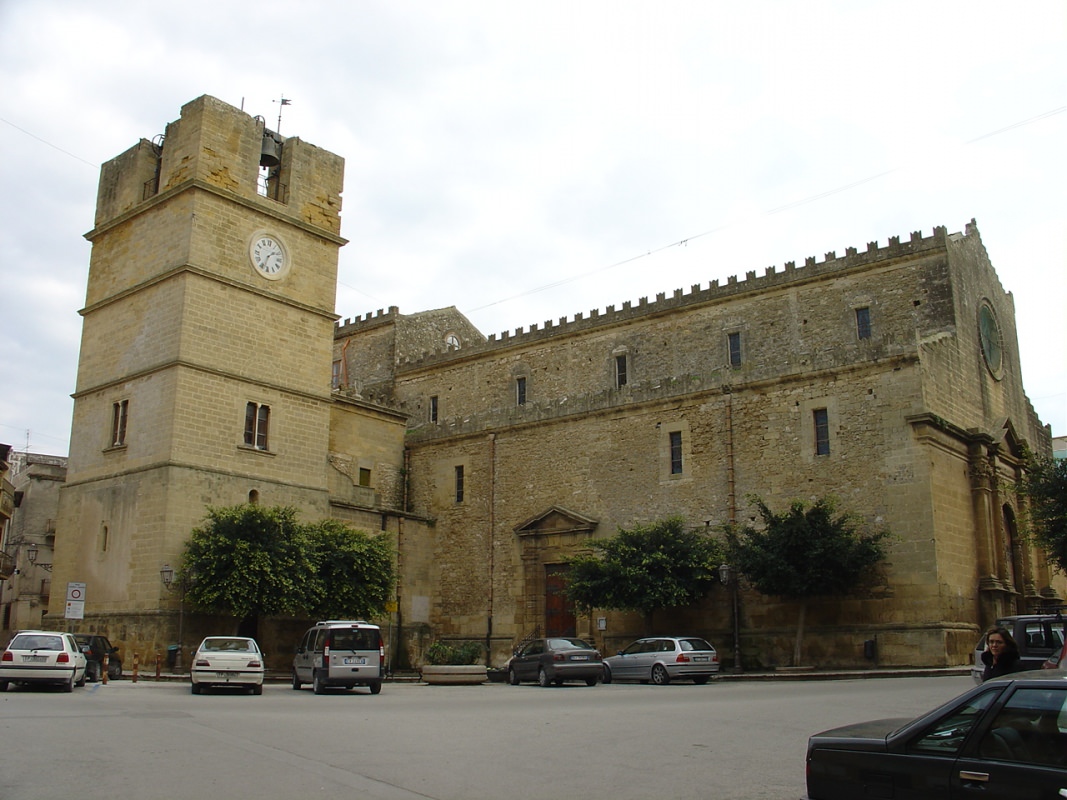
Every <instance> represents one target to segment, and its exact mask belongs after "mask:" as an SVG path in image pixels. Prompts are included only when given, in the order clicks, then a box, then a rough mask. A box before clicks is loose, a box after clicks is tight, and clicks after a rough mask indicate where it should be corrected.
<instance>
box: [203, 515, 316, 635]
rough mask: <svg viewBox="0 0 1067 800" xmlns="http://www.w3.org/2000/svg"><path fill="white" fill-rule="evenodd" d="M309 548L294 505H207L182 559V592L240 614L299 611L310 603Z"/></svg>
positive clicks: (211, 606) (221, 610) (206, 605)
mask: <svg viewBox="0 0 1067 800" xmlns="http://www.w3.org/2000/svg"><path fill="white" fill-rule="evenodd" d="M312 574H314V565H313V563H312V560H311V550H310V548H309V547H308V543H307V534H306V532H305V530H304V528H303V527H302V526H301V525H300V524H299V523H298V522H297V521H296V509H295V508H288V507H287V508H280V507H276V508H267V507H264V506H259V505H253V504H245V505H240V506H232V507H225V508H214V507H211V508H208V513H207V519H206V521H205V522H204V523H203V524H202V525H200V527H198V528H196V529H194V530H193V533H192V536H191V537H190V539H189V541H188V542H187V543H186V546H185V555H184V557H183V559H182V579H183V580H184V581H185V582H186V584H187V587H188V589H187V598H188V600H189V601H190V602H191V603H192V605H193V606H195V607H197V608H200V609H203V610H205V611H214V612H219V613H229V614H233V615H234V616H237V617H240V618H244V617H249V616H258V615H275V614H284V615H291V614H299V613H300V612H301V611H303V610H304V609H305V608H307V607H308V605H309V604H310V603H309V601H310V599H311V598H310V597H309V588H310V583H309V581H308V578H309V576H311V575H312Z"/></svg>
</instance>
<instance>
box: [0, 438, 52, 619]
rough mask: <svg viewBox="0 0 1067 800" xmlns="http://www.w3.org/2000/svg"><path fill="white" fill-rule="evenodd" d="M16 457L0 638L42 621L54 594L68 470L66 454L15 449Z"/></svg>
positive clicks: (0, 586) (0, 596)
mask: <svg viewBox="0 0 1067 800" xmlns="http://www.w3.org/2000/svg"><path fill="white" fill-rule="evenodd" d="M11 461H12V465H13V473H12V478H11V480H12V488H13V498H14V513H13V514H12V516H11V521H10V523H9V524H8V529H7V537H6V539H5V540H4V550H6V551H7V552H8V553H9V554H10V556H11V559H12V562H13V565H14V567H15V570H14V574H13V575H12V576H11V577H10V579H9V580H8V581H7V582H6V583H5V584H0V637H2V636H3V635H7V634H10V633H12V632H14V631H16V630H20V629H25V628H40V627H41V625H42V622H43V616H44V613H45V611H46V610H47V609H48V603H49V599H50V597H51V594H52V561H53V548H54V546H55V539H56V516H57V513H58V510H59V489H60V487H61V486H62V485H63V481H64V479H65V478H66V473H67V459H66V457H65V456H49V455H41V454H38V453H12V456H11ZM65 596H66V595H65V594H64V598H65Z"/></svg>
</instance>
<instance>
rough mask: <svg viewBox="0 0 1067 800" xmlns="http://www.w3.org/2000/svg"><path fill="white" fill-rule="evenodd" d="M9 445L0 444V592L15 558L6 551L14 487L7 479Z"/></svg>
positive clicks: (9, 470) (10, 574)
mask: <svg viewBox="0 0 1067 800" xmlns="http://www.w3.org/2000/svg"><path fill="white" fill-rule="evenodd" d="M10 457H11V445H9V444H0V592H2V591H3V589H4V581H7V580H9V579H10V578H11V576H12V575H14V574H15V558H14V556H12V555H11V554H10V553H8V551H7V548H8V541H7V531H8V527H9V523H10V522H11V515H12V514H13V513H14V511H15V487H14V486H13V485H12V483H11V481H10V480H9V474H10V472H11V463H10V461H9V459H10Z"/></svg>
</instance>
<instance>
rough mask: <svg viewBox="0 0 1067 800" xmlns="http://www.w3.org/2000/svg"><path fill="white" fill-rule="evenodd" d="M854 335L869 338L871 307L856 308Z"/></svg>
mask: <svg viewBox="0 0 1067 800" xmlns="http://www.w3.org/2000/svg"><path fill="white" fill-rule="evenodd" d="M856 335H857V336H858V337H859V338H861V339H870V338H871V309H870V308H867V307H864V308H857V309H856Z"/></svg>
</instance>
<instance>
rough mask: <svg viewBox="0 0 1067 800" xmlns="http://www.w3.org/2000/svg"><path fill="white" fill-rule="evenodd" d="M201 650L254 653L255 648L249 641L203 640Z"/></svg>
mask: <svg viewBox="0 0 1067 800" xmlns="http://www.w3.org/2000/svg"><path fill="white" fill-rule="evenodd" d="M200 649H201V650H214V651H225V652H230V653H254V652H255V649H256V648H255V646H254V645H253V644H252V641H251V640H250V639H224V638H221V637H220V638H218V639H205V640H204V643H203V644H202V645H200Z"/></svg>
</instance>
